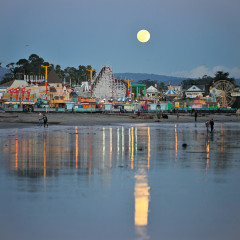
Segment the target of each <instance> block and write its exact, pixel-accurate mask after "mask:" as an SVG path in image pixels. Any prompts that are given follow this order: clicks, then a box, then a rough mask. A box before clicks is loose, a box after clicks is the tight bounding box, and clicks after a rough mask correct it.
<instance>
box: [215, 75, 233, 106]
mask: <svg viewBox="0 0 240 240" xmlns="http://www.w3.org/2000/svg"><path fill="white" fill-rule="evenodd" d="M234 89H235V86H234V84H233V83H231V82H230V81H227V80H220V81H217V82H216V83H214V84H213V88H212V89H211V92H212V95H213V96H215V99H216V101H217V102H218V103H219V105H220V106H221V107H230V106H232V105H233V104H234V102H235V101H236V97H234V96H232V93H233V92H234Z"/></svg>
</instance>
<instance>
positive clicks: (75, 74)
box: [1, 54, 96, 84]
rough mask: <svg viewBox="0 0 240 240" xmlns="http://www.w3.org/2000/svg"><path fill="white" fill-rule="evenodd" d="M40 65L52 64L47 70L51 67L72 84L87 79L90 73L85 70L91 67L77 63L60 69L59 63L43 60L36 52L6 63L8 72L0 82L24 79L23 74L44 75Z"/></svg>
mask: <svg viewBox="0 0 240 240" xmlns="http://www.w3.org/2000/svg"><path fill="white" fill-rule="evenodd" d="M42 65H44V66H48V65H52V67H51V68H50V69H48V71H50V70H51V69H52V68H53V69H54V70H55V71H56V73H57V74H58V76H59V77H60V78H61V79H62V80H64V79H65V82H66V83H70V82H71V83H72V84H80V83H81V82H83V81H87V80H89V78H90V73H89V71H87V69H92V67H91V66H90V65H87V66H83V65H79V66H78V68H75V67H66V68H65V69H62V68H61V66H60V65H54V64H53V63H49V62H47V61H45V60H44V59H43V58H41V57H39V56H38V55H37V54H31V55H30V56H29V58H28V59H25V58H22V59H19V60H18V62H16V63H14V62H11V63H9V64H7V65H6V68H7V69H8V70H9V72H8V73H7V74H5V75H4V77H3V80H2V81H1V83H5V82H8V81H11V80H14V79H24V75H44V74H45V69H44V68H43V67H41V66H42ZM95 74H96V73H95V71H93V76H94V75H95Z"/></svg>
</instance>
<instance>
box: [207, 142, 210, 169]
mask: <svg viewBox="0 0 240 240" xmlns="http://www.w3.org/2000/svg"><path fill="white" fill-rule="evenodd" d="M209 144H210V141H209V140H208V141H207V144H206V152H207V165H206V170H207V169H208V168H209V150H210V148H209Z"/></svg>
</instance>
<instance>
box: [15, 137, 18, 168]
mask: <svg viewBox="0 0 240 240" xmlns="http://www.w3.org/2000/svg"><path fill="white" fill-rule="evenodd" d="M15 168H16V169H17V168H18V138H17V137H16V139H15Z"/></svg>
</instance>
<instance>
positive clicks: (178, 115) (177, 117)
mask: <svg viewBox="0 0 240 240" xmlns="http://www.w3.org/2000/svg"><path fill="white" fill-rule="evenodd" d="M177 118H179V112H178V109H177Z"/></svg>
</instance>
